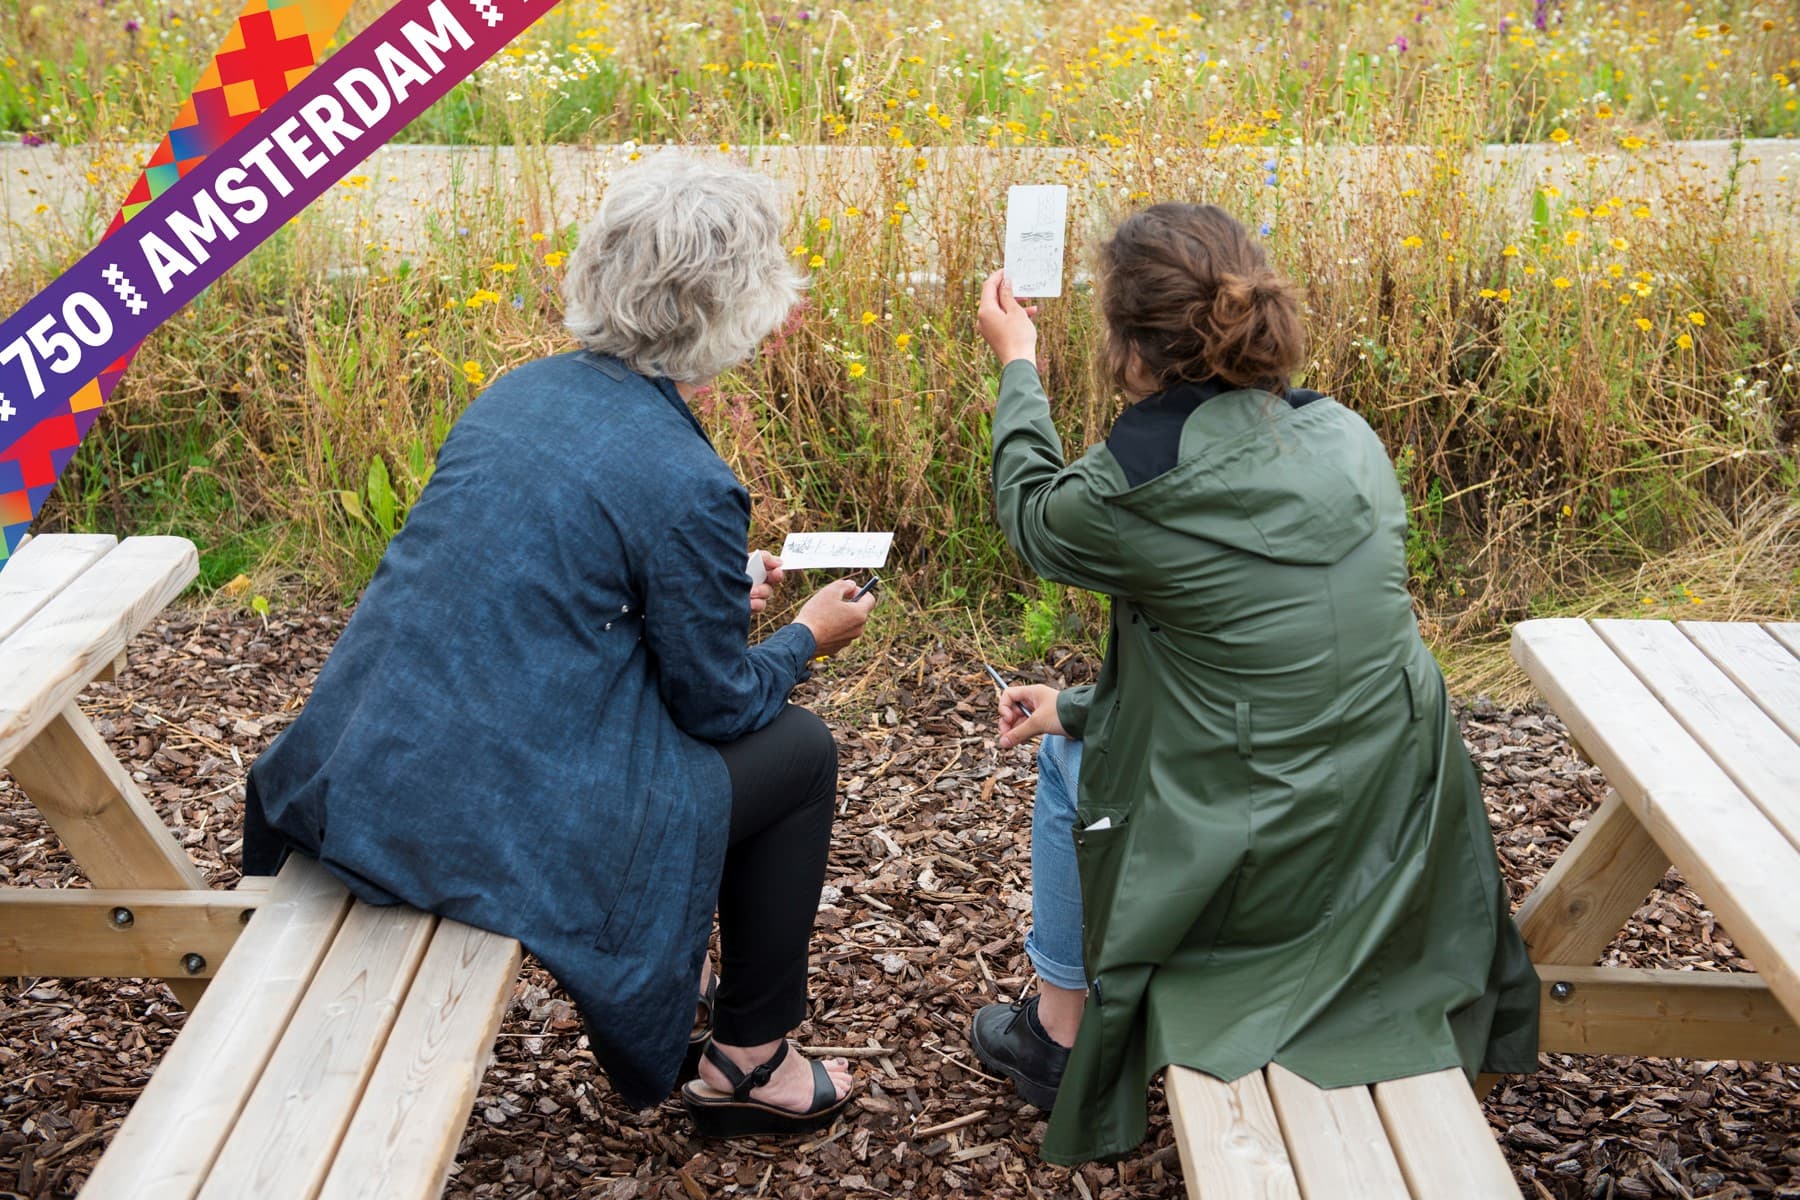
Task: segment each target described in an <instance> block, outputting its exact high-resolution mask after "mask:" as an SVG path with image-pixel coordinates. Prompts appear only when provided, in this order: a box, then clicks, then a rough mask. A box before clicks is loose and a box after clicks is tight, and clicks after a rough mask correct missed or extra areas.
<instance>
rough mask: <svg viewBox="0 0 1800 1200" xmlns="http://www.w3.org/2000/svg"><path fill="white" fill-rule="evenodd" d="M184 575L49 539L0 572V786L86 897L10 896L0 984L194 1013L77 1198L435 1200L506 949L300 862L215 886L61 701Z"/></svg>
mask: <svg viewBox="0 0 1800 1200" xmlns="http://www.w3.org/2000/svg"><path fill="white" fill-rule="evenodd" d="M197 569H198V559H197V556H196V555H195V552H194V547H193V545H192V544H190V543H189V542H187V541H185V540H183V539H181V538H169V537H134V538H127V539H125V540H124V541H119V540H118V539H116V538H112V537H106V536H96V535H52V536H48V537H37V538H34V539H32V540H30V541H28V542H27V543H25V545H24V546H23V547H21V549H20V550H19V552H18V553H17V554H15V555H14V556H13V557H12V558H11V559H10V560H9V561H8V563H7V566H6V569H5V571H4V572H3V573H0V767H5V768H8V769H9V770H10V771H11V772H12V775H13V778H14V779H15V780H16V781H17V782H18V784H19V786H20V788H22V789H23V790H24V792H25V794H26V795H27V796H28V797H29V798H30V799H31V801H32V803H33V804H34V805H36V806H37V808H38V810H39V811H40V812H41V813H43V815H44V817H45V818H46V819H47V821H48V823H49V824H50V825H51V827H52V828H53V829H54V830H55V832H56V834H57V836H58V837H59V838H60V839H61V840H62V842H63V844H64V846H66V847H67V848H68V850H69V852H70V854H71V855H72V856H73V858H74V859H75V861H76V864H77V865H78V866H79V867H80V868H81V871H82V873H83V874H85V875H86V876H87V878H88V880H89V882H90V883H92V884H93V886H92V887H87V888H81V887H72V888H28V887H13V888H5V889H0V975H7V976H39V975H51V976H128V977H152V978H162V979H165V980H167V981H168V982H169V984H170V987H171V988H172V989H174V990H175V993H176V996H177V998H179V999H180V1000H181V1002H182V1003H183V1004H184V1005H185V1006H186V1007H188V1008H189V1009H191V1010H192V1011H191V1012H190V1014H189V1016H188V1019H187V1022H186V1024H185V1025H184V1026H183V1028H182V1032H181V1035H180V1036H179V1037H177V1038H176V1040H175V1043H174V1044H173V1045H172V1046H171V1047H170V1048H169V1049H168V1051H167V1052H166V1053H165V1054H164V1055H163V1056H162V1058H161V1059H160V1061H159V1062H158V1063H157V1066H156V1070H155V1073H154V1074H153V1075H152V1076H151V1080H150V1083H149V1085H148V1086H147V1087H146V1088H145V1089H144V1093H143V1095H142V1096H141V1097H140V1098H139V1099H138V1102H137V1103H136V1104H135V1105H134V1106H133V1108H132V1110H131V1114H130V1116H129V1117H128V1118H127V1119H126V1121H125V1123H124V1124H123V1125H122V1126H121V1127H120V1129H119V1131H118V1133H117V1134H116V1135H115V1136H114V1137H113V1139H112V1141H111V1142H110V1144H109V1145H108V1147H107V1152H106V1154H105V1156H104V1157H103V1158H102V1159H101V1161H100V1163H99V1165H98V1166H97V1167H96V1168H95V1170H94V1173H93V1174H92V1176H91V1177H90V1178H89V1180H88V1184H87V1186H86V1187H85V1188H84V1189H83V1191H82V1194H83V1195H84V1196H86V1197H88V1198H89V1200H113V1198H115V1197H116V1198H118V1200H194V1198H195V1197H220V1198H221V1200H224V1198H236V1197H240V1196H251V1195H254V1196H258V1197H263V1198H265V1200H290V1198H292V1200H300V1198H302V1197H307V1198H317V1197H324V1198H325V1200H409V1198H415V1197H416V1198H423V1197H431V1196H436V1195H438V1194H439V1193H440V1192H441V1191H442V1190H443V1186H444V1180H445V1178H446V1176H447V1175H448V1173H449V1172H450V1170H451V1168H452V1164H453V1162H454V1160H455V1155H456V1147H457V1142H458V1138H459V1135H460V1134H461V1132H462V1130H463V1127H464V1124H465V1123H466V1122H467V1120H468V1116H469V1111H470V1108H471V1107H472V1106H473V1104H474V1101H475V1094H476V1089H477V1088H478V1087H479V1086H480V1082H481V1076H482V1073H483V1071H484V1069H485V1066H486V1062H487V1059H488V1056H489V1055H490V1053H491V1048H492V1046H493V1042H494V1036H495V1033H496V1031H497V1029H498V1027H499V1023H500V1020H501V1017H502V1015H503V1014H504V1013H505V1011H506V1007H507V1004H508V1002H509V1000H510V997H511V994H512V988H513V981H514V979H515V978H516V977H517V975H518V971H519V963H520V955H521V950H520V947H519V943H518V942H516V941H514V940H513V939H512V938H509V937H502V936H500V935H497V934H493V933H488V932H485V931H483V930H480V929H475V928H472V927H470V926H468V925H464V924H461V923H460V922H457V921H452V920H448V919H443V918H439V917H436V916H433V915H431V914H429V913H423V912H420V911H418V910H417V909H412V908H407V907H405V906H403V905H394V906H391V907H383V908H378V907H372V906H370V905H366V904H362V903H360V902H356V901H354V900H352V898H351V896H350V894H349V892H348V891H346V890H345V888H344V885H343V884H342V883H341V882H339V881H338V880H337V879H336V878H334V877H333V876H332V875H331V873H330V872H329V871H327V870H326V869H325V868H324V867H322V866H320V865H319V864H318V863H317V862H314V861H313V860H311V859H307V858H304V857H301V856H299V855H295V856H293V857H292V858H290V859H289V860H288V862H287V864H286V866H284V867H283V868H282V871H281V874H280V875H279V876H278V877H276V878H274V879H272V880H271V879H266V878H265V879H246V880H244V881H243V882H242V883H241V884H240V885H239V886H238V887H237V888H236V889H235V890H232V891H213V890H208V888H207V886H206V881H205V879H204V878H203V877H202V876H201V874H200V872H199V870H198V869H197V868H196V867H195V866H194V864H193V862H192V861H190V860H189V859H188V857H187V855H186V854H184V853H183V852H182V850H181V848H180V847H179V846H178V845H177V844H176V842H175V840H174V838H173V836H172V835H171V832H170V830H169V829H168V827H167V826H165V825H164V824H163V823H162V821H161V820H160V819H159V818H158V817H157V815H156V812H155V810H154V809H152V808H151V807H150V805H149V803H148V802H147V801H146V800H145V799H144V797H143V796H142V795H141V794H140V793H139V791H138V789H137V785H136V784H135V783H133V782H132V779H131V776H130V774H129V773H128V772H127V771H126V770H125V768H124V767H122V766H121V765H120V764H119V762H118V760H117V759H116V758H114V757H113V754H112V752H111V751H110V750H109V749H108V747H107V745H106V743H105V741H104V740H103V739H102V738H101V736H100V734H99V732H98V731H97V730H96V729H95V728H94V726H93V724H92V723H91V722H90V721H89V720H88V719H87V717H86V716H84V715H83V714H82V712H81V711H80V709H79V708H77V707H76V704H75V698H76V696H78V695H79V694H80V693H81V691H82V690H83V689H84V688H85V687H87V685H88V684H89V683H90V682H92V681H93V680H95V679H100V678H106V677H109V675H110V673H111V672H112V671H113V670H114V669H115V667H116V664H117V663H118V662H119V660H120V659H121V656H122V655H123V654H124V650H125V646H126V644H127V643H128V642H129V641H130V640H131V638H132V637H133V636H134V635H135V634H137V633H138V632H139V631H141V630H142V629H143V628H144V627H145V626H146V625H148V624H149V623H150V621H151V620H152V619H154V618H155V616H156V614H157V613H158V612H160V611H161V610H162V609H163V607H164V606H165V605H167V604H168V603H169V602H170V601H171V600H173V599H174V598H175V597H176V596H177V595H178V594H179V593H180V592H181V590H182V588H183V587H185V586H186V585H187V583H188V581H190V580H191V579H193V578H194V576H195V574H196V571H197ZM253 916H254V917H255V918H256V919H255V920H254V921H253V920H251V918H252V917H253ZM215 975H216V977H217V978H216V982H215V983H213V984H212V986H211V988H210V989H208V981H209V980H212V979H213V978H214V976H215ZM203 989H207V994H206V995H205V996H204V997H202V995H201V992H202V990H203Z"/></svg>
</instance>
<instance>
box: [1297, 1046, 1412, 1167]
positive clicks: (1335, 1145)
mask: <svg viewBox="0 0 1800 1200" xmlns="http://www.w3.org/2000/svg"><path fill="white" fill-rule="evenodd" d="M1265 1074H1266V1076H1267V1079H1268V1085H1269V1099H1270V1100H1271V1101H1272V1102H1273V1103H1274V1106H1275V1115H1276V1117H1277V1118H1279V1119H1280V1121H1281V1132H1282V1136H1283V1139H1284V1140H1285V1141H1286V1143H1287V1152H1288V1157H1289V1159H1290V1160H1292V1162H1293V1164H1294V1177H1295V1179H1296V1180H1298V1182H1299V1184H1300V1194H1301V1195H1302V1196H1305V1197H1306V1200H1334V1198H1337V1197H1341V1198H1342V1200H1409V1197H1410V1195H1411V1193H1409V1192H1408V1191H1407V1190H1406V1180H1405V1179H1404V1178H1403V1177H1402V1176H1401V1174H1400V1164H1399V1162H1397V1161H1396V1160H1395V1158H1394V1151H1393V1149H1392V1148H1391V1147H1390V1146H1389V1145H1388V1137H1387V1130H1385V1129H1383V1128H1382V1125H1381V1114H1380V1113H1378V1112H1376V1111H1375V1099H1374V1097H1372V1096H1370V1095H1369V1089H1368V1088H1366V1087H1345V1088H1332V1089H1330V1090H1329V1091H1327V1090H1326V1089H1324V1088H1318V1087H1314V1086H1313V1085H1312V1084H1310V1083H1308V1082H1307V1081H1306V1080H1304V1079H1302V1078H1300V1076H1298V1075H1296V1074H1294V1073H1293V1072H1292V1071H1289V1070H1288V1069H1287V1068H1286V1067H1283V1066H1282V1065H1281V1064H1279V1063H1270V1064H1269V1066H1268V1069H1267V1070H1266V1072H1265Z"/></svg>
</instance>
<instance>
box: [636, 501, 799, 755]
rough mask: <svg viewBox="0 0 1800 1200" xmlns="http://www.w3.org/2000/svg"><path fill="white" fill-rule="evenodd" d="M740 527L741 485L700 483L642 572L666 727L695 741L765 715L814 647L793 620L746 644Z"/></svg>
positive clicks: (739, 732)
mask: <svg viewBox="0 0 1800 1200" xmlns="http://www.w3.org/2000/svg"><path fill="white" fill-rule="evenodd" d="M749 532H750V498H749V496H748V495H747V494H746V493H745V492H744V490H743V488H741V487H734V488H732V489H730V490H729V491H726V490H724V489H711V490H708V491H707V492H706V493H705V494H704V495H702V496H701V497H699V498H698V499H697V500H696V502H695V503H694V504H693V505H692V506H691V507H690V508H689V509H688V510H687V512H686V513H685V514H684V515H683V516H682V517H681V518H680V519H679V520H677V521H676V522H675V524H674V525H673V526H671V527H670V528H669V529H668V530H666V531H665V532H664V534H663V536H662V537H661V539H659V542H658V544H657V546H656V548H655V551H654V557H653V558H652V559H651V561H650V565H649V569H648V571H647V575H648V577H649V578H648V586H647V587H646V588H645V603H644V638H645V640H646V641H647V642H648V643H649V648H650V653H651V655H652V656H653V657H654V658H655V660H656V677H657V687H658V689H659V690H660V692H661V694H662V699H663V703H664V704H666V705H667V706H668V709H669V713H670V715H672V716H673V717H674V718H675V724H676V725H678V726H679V727H680V728H681V729H682V731H683V732H685V733H687V734H689V735H691V736H693V737H697V738H700V739H701V740H703V741H708V742H731V741H736V740H737V739H738V738H741V737H743V736H744V735H745V734H748V733H754V732H756V731H757V730H758V729H761V728H762V727H763V726H765V725H767V724H768V723H769V722H770V721H773V720H774V719H775V718H776V717H777V716H778V715H780V713H781V709H782V706H783V705H784V704H786V703H787V697H788V693H789V692H791V691H792V690H793V688H794V685H795V684H796V683H798V682H799V681H800V680H802V679H804V678H805V677H806V674H807V663H808V661H809V660H810V659H811V658H812V655H813V651H814V649H815V648H816V647H815V645H814V642H813V636H812V631H811V630H809V629H807V628H806V627H805V626H804V625H799V624H792V625H786V626H783V627H782V628H781V629H778V630H776V631H775V633H774V634H773V635H771V636H770V637H769V638H768V639H767V640H765V641H763V642H760V643H758V644H757V645H755V646H752V645H750V577H749V576H748V575H746V574H744V569H743V566H744V556H745V551H744V546H745V544H746V543H747V542H748V540H749Z"/></svg>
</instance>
